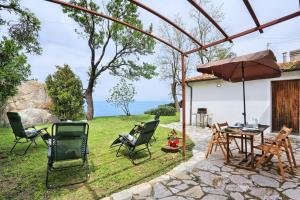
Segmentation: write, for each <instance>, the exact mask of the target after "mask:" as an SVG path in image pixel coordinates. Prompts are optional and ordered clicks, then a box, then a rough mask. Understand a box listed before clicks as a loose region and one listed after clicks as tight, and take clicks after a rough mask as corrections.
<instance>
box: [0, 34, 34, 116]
mask: <svg viewBox="0 0 300 200" xmlns="http://www.w3.org/2000/svg"><path fill="white" fill-rule="evenodd" d="M21 49H22V48H21V46H20V45H18V44H16V43H15V42H14V41H13V40H11V39H7V38H4V39H3V40H2V41H1V42H0V58H1V59H0V88H1V89H0V111H1V112H0V113H2V111H3V109H4V108H5V105H6V102H7V99H8V98H9V97H12V96H14V95H15V94H16V93H17V86H18V85H20V84H21V82H22V81H24V80H26V79H27V78H28V77H29V75H30V65H29V64H28V63H27V58H26V56H25V55H24V53H22V52H21Z"/></svg>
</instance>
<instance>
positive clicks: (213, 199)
mask: <svg viewBox="0 0 300 200" xmlns="http://www.w3.org/2000/svg"><path fill="white" fill-rule="evenodd" d="M226 199H227V197H225V196H221V195H214V194H208V195H206V196H205V197H203V198H202V199H201V200H226Z"/></svg>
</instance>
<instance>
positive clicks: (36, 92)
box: [2, 80, 57, 126]
mask: <svg viewBox="0 0 300 200" xmlns="http://www.w3.org/2000/svg"><path fill="white" fill-rule="evenodd" d="M50 105H51V98H50V97H49V95H48V93H47V90H46V85H45V84H43V83H39V82H38V81H35V80H30V81H25V82H23V83H22V84H21V85H20V86H18V93H17V94H16V95H15V96H14V97H12V98H10V99H9V100H8V102H7V106H6V108H5V109H4V113H3V117H2V118H3V121H4V124H7V123H8V119H7V117H6V112H18V113H20V115H21V117H22V122H23V125H24V126H31V125H37V124H41V123H52V122H56V121H57V118H56V117H54V116H53V115H52V114H51V113H50V112H49V108H50Z"/></svg>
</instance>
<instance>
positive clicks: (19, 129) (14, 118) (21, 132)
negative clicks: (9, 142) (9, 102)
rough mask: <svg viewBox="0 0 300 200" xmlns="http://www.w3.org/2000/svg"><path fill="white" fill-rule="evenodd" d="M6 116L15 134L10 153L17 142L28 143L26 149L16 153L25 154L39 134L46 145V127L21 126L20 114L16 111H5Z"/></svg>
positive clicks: (47, 134)
mask: <svg viewBox="0 0 300 200" xmlns="http://www.w3.org/2000/svg"><path fill="white" fill-rule="evenodd" d="M6 114H7V117H8V120H9V123H10V126H11V128H12V131H13V133H14V136H15V140H14V142H15V144H14V146H13V147H12V148H11V150H10V153H12V152H13V151H14V149H15V147H16V145H17V144H19V143H21V144H24V143H29V145H28V146H27V148H26V150H25V151H24V153H23V154H18V153H15V154H17V155H25V154H26V153H27V151H28V149H29V147H30V146H31V144H32V143H35V144H36V142H35V140H36V138H37V137H38V136H41V137H42V139H43V141H44V142H45V144H46V145H47V146H48V143H47V140H48V138H49V136H50V135H49V133H48V131H47V128H41V129H36V128H35V126H30V127H27V128H24V127H23V124H22V120H21V116H20V115H19V113H17V112H7V113H6Z"/></svg>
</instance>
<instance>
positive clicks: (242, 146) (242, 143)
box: [240, 136, 244, 153]
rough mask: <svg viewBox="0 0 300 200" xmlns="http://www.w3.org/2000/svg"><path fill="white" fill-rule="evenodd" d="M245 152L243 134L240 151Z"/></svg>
mask: <svg viewBox="0 0 300 200" xmlns="http://www.w3.org/2000/svg"><path fill="white" fill-rule="evenodd" d="M243 152H244V140H243V136H242V137H241V152H240V153H243Z"/></svg>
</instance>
